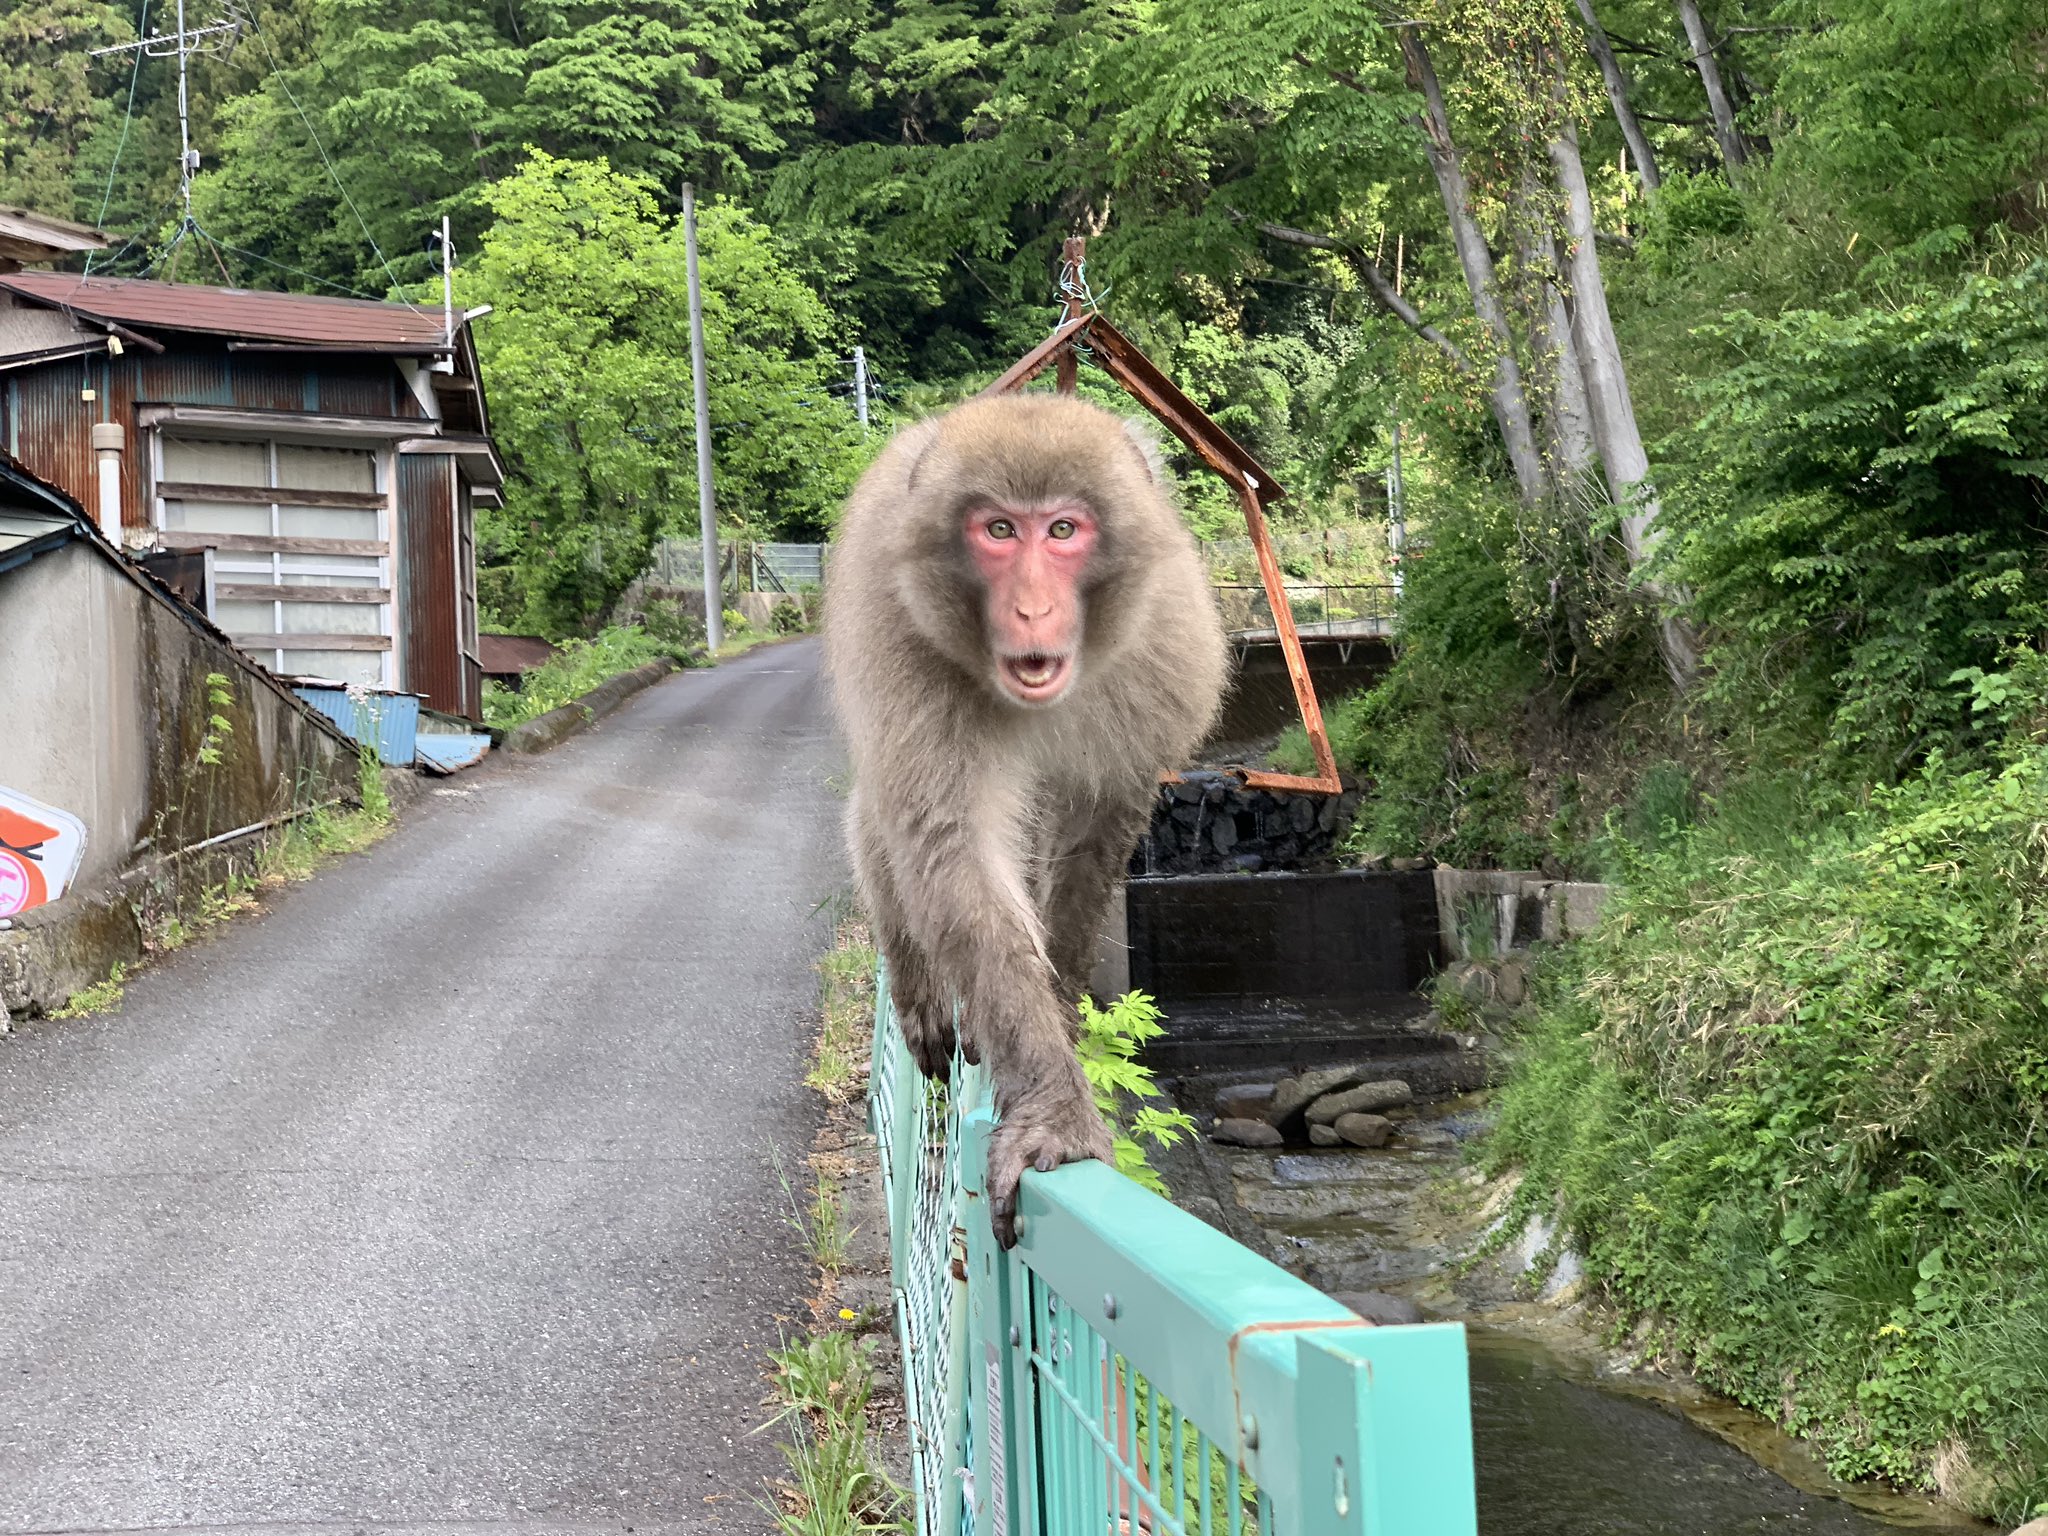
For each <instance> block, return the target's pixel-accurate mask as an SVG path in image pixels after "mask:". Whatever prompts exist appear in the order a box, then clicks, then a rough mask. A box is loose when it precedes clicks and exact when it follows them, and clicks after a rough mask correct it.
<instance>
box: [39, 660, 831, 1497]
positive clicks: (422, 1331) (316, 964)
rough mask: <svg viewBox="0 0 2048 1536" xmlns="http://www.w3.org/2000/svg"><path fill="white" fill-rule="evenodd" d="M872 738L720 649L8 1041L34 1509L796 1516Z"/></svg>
mask: <svg viewBox="0 0 2048 1536" xmlns="http://www.w3.org/2000/svg"><path fill="white" fill-rule="evenodd" d="M838 762H839V757H838V753H837V750H836V748H835V747H834V745H833V742H832V740H831V737H830V734H829V731H828V728H827V724H826V720H825V711H824V705H823V700H822V696H821V690H820V686H819V681H818V676H817V648H816V643H815V642H812V641H804V642H799V643H795V644H788V645H779V646H771V647H768V648H765V649H762V650H758V651H755V652H753V653H752V654H750V655H749V656H747V657H745V658H743V659H741V660H739V661H736V662H731V663H728V664H726V665H724V666H721V667H719V668H717V669H715V670H712V671H706V672H695V673H684V674H681V675H678V676H676V677H672V678H670V679H668V680H667V681H666V682H663V683H661V684H659V685H657V686H656V687H654V688H653V689H650V690H649V691H648V692H646V693H644V694H642V695H641V696H640V697H639V698H637V699H635V700H634V701H632V702H631V703H629V704H628V705H627V706H626V707H625V708H624V709H622V710H621V711H620V712H619V713H617V714H615V715H613V716H612V717H611V718H609V719H608V720H606V721H604V722H603V723H602V724H600V725H599V726H598V727H597V728H595V729H594V730H593V731H591V732H589V733H587V734H585V735H583V736H582V737H579V738H577V739H576V740H574V741H571V742H569V743H567V744H566V745H564V746H563V747H561V748H559V749H558V750H556V751H555V752H553V753H552V754H550V755H549V756H547V757H545V758H541V759H537V760H528V761H503V762H495V761H494V762H491V763H488V764H487V765H486V766H485V767H484V768H482V769H480V770H478V771H476V772H473V773H471V774H468V775H464V776H461V777H458V778H455V779H451V780H448V781H446V782H445V783H444V785H443V786H442V787H441V788H439V789H437V790H435V791H434V792H433V793H432V794H430V795H429V797H428V798H427V799H426V800H425V801H424V802H423V804H422V805H421V807H420V808H419V809H418V810H417V811H415V812H414V813H412V814H411V815H410V816H408V817H407V818H406V819H405V820H404V821H403V823H402V824H401V825H400V827H399V828H398V830H397V831H395V832H394V833H393V834H392V835H391V836H390V837H389V838H388V839H387V840H386V841H385V842H383V843H382V844H380V845H378V846H377V847H375V848H373V849H371V850H370V851H369V852H368V853H366V854H363V855H361V856H358V857H354V858H350V859H347V860H344V861H342V862H341V863H339V864H338V865H336V866H335V867H332V868H330V869H328V870H326V871H324V872H323V873H321V874H320V875H319V876H317V877H316V878H315V879H314V880H313V881H312V882H311V883H310V884H307V885H304V886H301V887H298V888H297V889H294V890H290V891H287V892H284V893H282V894H280V895H278V896H276V897H274V898H272V899H271V900H270V902H269V903H268V910H267V911H266V912H265V913H264V914H263V915H261V916H259V917H253V918H243V919H239V920H237V921H236V922H235V923H233V924H231V925H229V927H228V928H226V929H225V930H223V931H222V932H221V933H220V934H219V936H218V937H216V938H213V939H211V940H208V941H204V942H200V943H197V944H194V945H193V946H192V947H191V948H189V949H187V950H184V951H182V952H180V953H179V954H177V955H176V956H174V957H173V958H172V959H171V960H170V961H168V962H167V963H165V964H163V965H160V966H157V967H154V968H153V969H151V970H150V971H149V972H147V973H145V974H144V975H143V976H142V977H140V978H139V979H138V980H136V981H135V982H133V983H132V984H131V985H130V986H129V988H128V993H127V998H126V1001H125V1004H124V1005H123V1006H122V1008H121V1009H120V1010H119V1011H118V1012H117V1013H113V1014H109V1015H105V1016H101V1017H95V1018H90V1019H86V1020H78V1021H70V1022H62V1021H53V1022H45V1023H41V1024H37V1025H34V1026H32V1027H29V1028H27V1029H25V1030H22V1031H19V1032H17V1033H16V1034H15V1035H13V1036H9V1037H4V1038H0V1532H7V1533H21V1532H58V1531H63V1532H75V1531H132V1530H141V1529H148V1530H170V1531H177V1532H183V1533H194V1532H231V1531H232V1532H244V1531H256V1530H260V1531H262V1532H265V1533H266V1536H289V1533H292V1532H300V1531H305V1532H312V1531H318V1532H322V1533H327V1532H357V1531H360V1532H364V1533H366V1536H391V1533H406V1532H420V1533H428V1532H431V1533H433V1536H461V1533H465V1532H500V1531H520V1532H578V1533H580V1532H586V1531H590V1532H595V1531H621V1530H632V1531H639V1532H666V1531H691V1532H697V1531H721V1532H732V1531H739V1532H747V1531H760V1530H766V1529H768V1528H769V1527H770V1521H769V1519H768V1517H767V1515H766V1514H765V1513H764V1512H763V1510H762V1509H761V1507H760V1506H759V1505H758V1504H757V1502H756V1501H757V1499H759V1498H760V1497H762V1496H763V1479H764V1477H766V1476H768V1475H769V1474H771V1473H774V1472H776V1471H778V1470H779V1468H780V1465H781V1462H780V1457H779V1455H778V1453H777V1451H776V1448H775V1440H776V1432H775V1431H770V1432H768V1433H765V1434H757V1433H753V1431H754V1430H755V1429H756V1427H757V1426H759V1425H760V1424H761V1423H762V1422H763V1420H764V1418H766V1416H767V1414H766V1411H765V1410H764V1408H763V1406H762V1404H763V1392H764V1379H763V1374H762V1368H763V1362H764V1351H765V1350H766V1349H767V1348H769V1347H770V1346H772V1345H773V1344H774V1343H775V1341H776V1339H777V1337H778V1333H779V1331H781V1330H782V1329H784V1328H787V1327H790V1326H792V1325H793V1323H794V1321H795V1320H796V1319H799V1318H801V1317H803V1316H804V1315H805V1313H804V1307H803V1300H804V1297H805V1295H806V1294H807V1293H808V1291H809V1289H810V1283H809V1282H810V1272H809V1268H808V1263H807V1261H806V1259H805V1258H804V1256H803V1254H802V1252H801V1248H800V1244H799V1243H798V1241H797V1239H796V1237H795V1235H794V1234H793V1232H792V1231H791V1229H790V1227H789V1224H788V1222H787V1219H786V1217H787V1213H788V1211H789V1209H790V1206H789V1201H788V1199H787V1197H786V1195H785V1192H784V1189H783V1186H782V1183H781V1178H782V1176H783V1173H786V1175H787V1177H788V1178H789V1179H790V1180H791V1181H792V1182H794V1181H797V1180H798V1179H799V1178H800V1176H801V1175H802V1173H803V1171H804V1169H803V1158H804V1155H805V1153H806V1152H807V1150H808V1147H809V1141H810V1137H811V1134H812V1131H813V1129H814V1127H815V1123H816V1121H815V1116H814V1113H813V1110H812V1109H811V1107H810V1105H809V1103H808V1102H807V1096H806V1094H805V1092H804V1090H803V1089H802V1087H801V1086H800V1079H801V1076H802V1062H803V1058H804V1054H805V1050H806V1047H807V1044H808V1039H807V1035H808V1026H807V1023H806V1018H807V1016H808V1015H809V1014H810V1013H811V1011H812V1009H813V1005H814V1003H815V1000H816V980H815V977H814V975H813V973H812V969H811V965H812V961H813V959H814V958H815V956H816V955H817V953H818V952H819V950H820V949H821V948H822V947H823V945H824V943H825V942H826V939H827V936H828V929H829V926H830V922H829V912H826V913H821V912H819V911H818V910H817V908H818V907H819V904H820V903H821V902H825V901H828V899H830V898H832V897H834V896H835V895H836V894H837V893H838V892H840V891H841V890H843V889H844V886H845V874H844V868H843V864H842V859H841V855H840V852H839V842H838V837H837V831H836V819H837V812H838V805H839V802H838V800H837V798H836V796H835V795H834V794H833V792H832V787H831V782H830V780H831V776H832V774H833V773H834V772H835V771H837V767H838ZM778 1168H779V1169H780V1170H781V1172H778Z"/></svg>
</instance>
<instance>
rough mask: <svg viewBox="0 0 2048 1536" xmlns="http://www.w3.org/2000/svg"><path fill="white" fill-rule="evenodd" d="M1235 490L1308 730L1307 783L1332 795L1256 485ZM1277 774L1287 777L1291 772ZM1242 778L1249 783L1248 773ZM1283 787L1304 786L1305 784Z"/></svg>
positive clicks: (1327, 755)
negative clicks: (1311, 773)
mask: <svg viewBox="0 0 2048 1536" xmlns="http://www.w3.org/2000/svg"><path fill="white" fill-rule="evenodd" d="M1237 494H1238V500H1239V501H1240V502H1241V503H1242V504H1243V506H1244V520H1245V526H1246V527H1248V528H1249V529H1250V530H1251V535H1252V551H1253V553H1255V554H1256V555H1257V556H1258V558H1259V575H1260V577H1261V578H1262V579H1263V580H1264V582H1265V585H1266V601H1267V602H1269V603H1271V604H1272V605H1273V627H1274V628H1275V629H1277V630H1279V631H1280V654H1281V656H1282V657H1283V658H1285V660H1286V662H1287V677H1288V681H1290V682H1291V683H1293V684H1294V702H1295V703H1296V704H1297V705H1298V706H1300V709H1301V723H1302V725H1303V727H1304V728H1305V729H1306V730H1307V732H1308V746H1309V751H1310V753H1311V754H1312V755H1313V756H1314V758H1315V762H1316V774H1315V778H1314V779H1312V780H1310V781H1309V784H1312V785H1313V787H1314V788H1316V789H1318V790H1321V791H1322V792H1323V793H1325V794H1332V795H1334V794H1337V793H1339V792H1340V791H1341V790H1342V789H1343V787H1344V785H1343V783H1342V781H1341V780H1340V779H1339V778H1338V777H1337V756H1336V753H1334V752H1333V751H1331V749H1330V733H1329V730H1328V729H1327V728H1326V727H1325V726H1324V724H1323V706H1322V702H1321V701H1320V700H1319V699H1317V698H1316V685H1315V681H1314V679H1313V678H1311V677H1310V676H1309V673H1308V657H1307V656H1305V655H1304V654H1303V653H1302V649H1301V636H1300V635H1299V634H1297V633H1296V632H1295V628H1294V610H1293V608H1291V607H1290V606H1289V605H1288V602H1287V583H1286V580H1285V578H1284V577H1282V575H1281V573H1280V561H1279V560H1278V558H1277V557H1275V555H1274V554H1273V541H1272V539H1271V538H1270V537H1269V536H1268V535H1267V533H1266V513H1265V509H1264V507H1262V506H1261V505H1260V499H1259V487H1258V486H1256V485H1253V484H1250V483H1242V482H1241V483H1240V484H1239V486H1238V493H1237ZM1265 777H1267V778H1272V777H1275V776H1274V775H1266V776H1265ZM1278 777H1282V778H1290V779H1291V778H1293V777H1294V775H1291V774H1283V775H1278ZM1245 782H1246V783H1247V784H1249V783H1251V780H1250V777H1249V776H1247V778H1246V780H1245ZM1254 787H1257V788H1267V789H1272V788H1279V787H1283V786H1278V785H1274V784H1270V783H1269V784H1265V785H1260V786H1254ZM1284 787H1288V788H1294V787H1303V788H1306V787H1308V785H1301V786H1296V785H1292V784H1290V785H1287V786H1284Z"/></svg>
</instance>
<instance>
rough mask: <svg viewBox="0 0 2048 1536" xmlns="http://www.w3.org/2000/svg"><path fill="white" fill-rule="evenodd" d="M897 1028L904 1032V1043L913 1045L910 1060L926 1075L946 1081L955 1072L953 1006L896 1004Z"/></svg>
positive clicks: (955, 1042) (900, 1002) (899, 1002)
mask: <svg viewBox="0 0 2048 1536" xmlns="http://www.w3.org/2000/svg"><path fill="white" fill-rule="evenodd" d="M896 1027H897V1028H898V1029H900V1030H902V1031H903V1043H904V1044H905V1045H907V1046H909V1047H910V1059H911V1060H912V1061H914V1062H916V1063H917V1070H918V1071H920V1072H922V1073H923V1074H924V1075H925V1076H926V1077H935V1078H937V1079H938V1080H939V1081H940V1082H942V1083H943V1082H945V1081H946V1080H947V1079H948V1078H950V1077H951V1076H952V1075H953V1048H954V1046H955V1045H956V1044H957V1037H956V1036H955V1035H954V1033H953V1014H952V1010H951V1009H942V1008H936V1007H923V1006H920V1005H915V1004H912V1005H906V1004H904V1003H903V1002H902V1001H901V1000H899V1001H898V1002H897V1004H896Z"/></svg>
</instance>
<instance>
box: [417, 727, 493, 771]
mask: <svg viewBox="0 0 2048 1536" xmlns="http://www.w3.org/2000/svg"><path fill="white" fill-rule="evenodd" d="M415 746H416V747H417V748H418V750H419V754H420V766H421V767H422V768H428V769H432V770H433V771H434V772H435V773H454V772H455V771H456V770H457V769H461V768H467V767H469V766H470V765H472V764H474V763H480V762H482V761H483V760H484V754H485V753H486V752H488V751H490V750H491V738H490V737H489V736H486V735H481V734H480V735H475V736H444V735H442V734H441V733H440V732H438V731H429V732H426V733H424V734H423V735H421V736H420V737H419V739H418V741H417V742H415Z"/></svg>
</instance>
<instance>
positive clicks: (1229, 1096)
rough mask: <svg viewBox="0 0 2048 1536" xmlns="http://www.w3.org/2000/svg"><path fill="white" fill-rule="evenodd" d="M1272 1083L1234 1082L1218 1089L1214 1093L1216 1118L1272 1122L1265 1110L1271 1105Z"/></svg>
mask: <svg viewBox="0 0 2048 1536" xmlns="http://www.w3.org/2000/svg"><path fill="white" fill-rule="evenodd" d="M1272 1103H1273V1085H1272V1084H1271V1083H1236V1084H1233V1085H1232V1086H1230V1087H1228V1088H1224V1089H1222V1090H1220V1091H1219V1092H1218V1093H1217V1095H1216V1118H1217V1119H1218V1120H1264V1121H1266V1123H1267V1124H1268V1125H1271V1124H1272V1123H1273V1122H1272V1121H1271V1119H1269V1118H1268V1116H1267V1114H1266V1111H1267V1110H1268V1109H1270V1108H1271V1107H1272Z"/></svg>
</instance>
